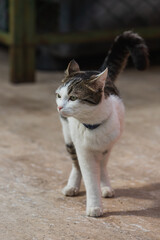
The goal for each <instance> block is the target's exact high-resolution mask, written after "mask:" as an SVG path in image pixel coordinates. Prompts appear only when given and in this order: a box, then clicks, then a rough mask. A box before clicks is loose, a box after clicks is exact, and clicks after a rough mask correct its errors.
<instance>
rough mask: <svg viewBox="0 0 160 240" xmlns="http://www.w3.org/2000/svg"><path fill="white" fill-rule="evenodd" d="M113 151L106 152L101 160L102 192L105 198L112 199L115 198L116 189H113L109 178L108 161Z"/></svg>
mask: <svg viewBox="0 0 160 240" xmlns="http://www.w3.org/2000/svg"><path fill="white" fill-rule="evenodd" d="M110 152H111V150H108V151H107V150H106V151H105V152H103V153H102V159H101V164H100V168H101V178H100V179H101V180H100V182H101V192H102V197H104V198H111V197H114V195H115V192H114V189H113V188H112V187H111V183H110V179H109V176H108V171H107V163H108V159H109V156H110Z"/></svg>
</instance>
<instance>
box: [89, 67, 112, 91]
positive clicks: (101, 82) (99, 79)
mask: <svg viewBox="0 0 160 240" xmlns="http://www.w3.org/2000/svg"><path fill="white" fill-rule="evenodd" d="M107 76H108V68H106V69H105V70H104V71H103V72H101V73H99V74H98V75H96V77H95V78H94V79H92V80H91V83H95V84H96V85H97V86H99V87H101V88H102V89H104V87H105V82H106V80H107Z"/></svg>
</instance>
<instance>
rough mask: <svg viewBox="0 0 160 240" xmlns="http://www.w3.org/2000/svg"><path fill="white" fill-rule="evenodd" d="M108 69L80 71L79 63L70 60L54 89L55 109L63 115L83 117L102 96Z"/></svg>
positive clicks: (95, 106) (98, 102)
mask: <svg viewBox="0 0 160 240" xmlns="http://www.w3.org/2000/svg"><path fill="white" fill-rule="evenodd" d="M107 73H108V69H105V70H104V71H103V72H102V73H100V72H97V71H80V68H79V65H78V63H77V62H76V61H74V60H72V61H71V62H70V63H69V65H68V67H67V70H66V71H65V78H64V79H63V80H62V84H61V85H60V87H59V88H58V89H57V90H56V102H57V110H58V112H59V113H60V115H62V116H64V117H75V118H78V119H80V118H83V116H84V115H86V114H89V113H90V112H92V111H94V109H95V108H97V106H98V105H99V104H100V103H101V101H102V98H103V97H104V87H105V81H106V78H107Z"/></svg>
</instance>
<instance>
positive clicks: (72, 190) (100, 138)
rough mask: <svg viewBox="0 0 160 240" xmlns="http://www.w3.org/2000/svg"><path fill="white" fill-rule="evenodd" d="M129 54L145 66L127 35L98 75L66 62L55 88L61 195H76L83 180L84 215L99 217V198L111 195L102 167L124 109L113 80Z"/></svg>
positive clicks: (142, 52)
mask: <svg viewBox="0 0 160 240" xmlns="http://www.w3.org/2000/svg"><path fill="white" fill-rule="evenodd" d="M129 55H131V57H132V59H133V62H134V64H135V66H136V68H137V69H139V70H144V69H146V68H147V66H148V64H149V60H148V48H147V46H146V44H145V42H144V40H143V39H142V38H141V37H140V36H139V35H138V34H136V33H133V32H132V31H126V32H124V33H122V34H121V35H119V36H118V37H116V39H115V41H114V43H113V45H112V47H111V49H110V50H109V52H108V56H107V57H106V58H105V60H104V62H103V64H102V66H101V68H100V70H99V71H81V70H80V67H79V65H78V63H77V62H76V61H75V60H72V61H71V62H70V63H69V65H68V67H67V70H66V71H65V77H64V79H63V80H62V84H61V85H60V87H59V88H58V89H57V90H56V102H57V110H58V112H59V115H60V121H61V124H62V129H63V135H64V140H65V144H66V148H67V151H68V152H69V154H70V156H71V158H72V170H71V173H70V176H69V179H68V183H67V185H66V186H65V188H64V189H63V190H62V192H63V194H64V195H66V196H75V195H78V193H79V189H80V183H81V179H82V176H83V180H84V184H85V188H86V195H87V196H86V197H87V204H86V205H87V206H86V214H87V216H90V217H99V216H102V215H103V207H102V200H101V196H102V197H104V198H107V197H113V196H114V190H113V188H112V187H111V183H110V180H109V176H108V172H107V168H106V166H107V163H108V159H109V155H110V153H111V150H112V147H113V145H114V144H115V143H116V142H117V140H118V139H119V138H120V136H121V134H122V131H123V126H124V112H125V109H124V105H123V102H122V99H121V97H120V94H119V91H118V89H117V87H116V86H115V80H116V78H117V76H118V75H119V73H120V72H121V71H122V70H123V69H124V68H125V66H126V63H127V59H128V57H129Z"/></svg>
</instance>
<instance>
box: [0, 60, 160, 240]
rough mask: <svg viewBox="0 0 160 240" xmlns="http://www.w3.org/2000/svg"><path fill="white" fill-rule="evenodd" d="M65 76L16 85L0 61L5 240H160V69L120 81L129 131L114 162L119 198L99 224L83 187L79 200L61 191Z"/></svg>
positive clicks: (65, 165)
mask: <svg viewBox="0 0 160 240" xmlns="http://www.w3.org/2000/svg"><path fill="white" fill-rule="evenodd" d="M61 77H62V73H57V74H54V73H49V74H44V73H39V74H38V76H37V78H38V82H37V84H35V85H19V86H13V85H11V84H9V83H8V65H7V64H6V61H4V59H1V60H0V240H42V239H43V240H82V239H84V240H86V239H90V240H93V239H95V240H102V239H104V240H112V239H113V240H118V239H124V240H128V239H134V240H135V239H137V240H140V239H144V240H151V239H156V240H157V239H160V68H158V67H157V68H152V69H150V70H148V71H147V72H145V73H139V72H137V71H136V70H127V71H125V73H123V74H122V75H121V77H120V79H119V80H120V81H119V82H118V84H119V87H120V89H121V94H122V96H123V99H124V102H125V105H126V128H125V132H124V134H123V137H122V139H121V140H120V142H119V143H118V144H117V146H116V147H115V148H114V151H113V152H112V155H111V159H110V163H109V170H110V176H111V179H112V185H113V187H114V188H115V190H116V197H115V198H114V199H103V204H104V212H105V214H104V217H102V218H99V219H94V218H88V217H86V216H85V191H84V186H83V185H82V188H81V193H80V196H78V197H74V198H69V197H68V198H67V197H64V196H63V195H62V193H61V189H62V187H64V185H65V184H66V181H67V177H68V174H69V171H70V168H71V162H70V159H69V158H68V156H67V153H66V150H65V147H64V142H63V137H62V133H61V126H60V123H59V120H58V115H57V112H56V105H55V100H54V90H55V88H56V87H57V86H58V84H59V83H58V81H59V80H60V79H61Z"/></svg>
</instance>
